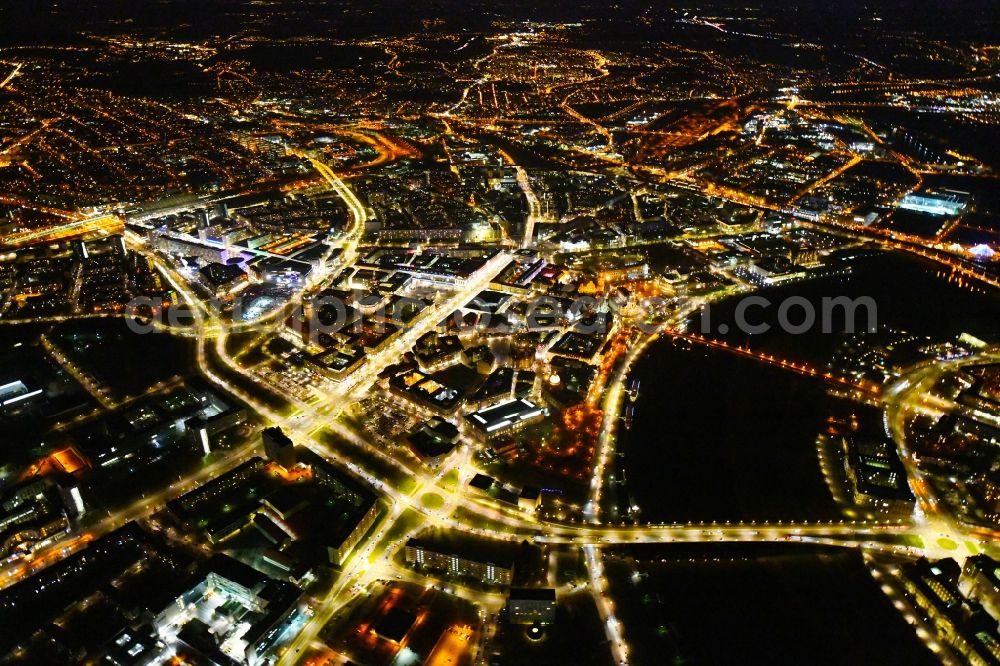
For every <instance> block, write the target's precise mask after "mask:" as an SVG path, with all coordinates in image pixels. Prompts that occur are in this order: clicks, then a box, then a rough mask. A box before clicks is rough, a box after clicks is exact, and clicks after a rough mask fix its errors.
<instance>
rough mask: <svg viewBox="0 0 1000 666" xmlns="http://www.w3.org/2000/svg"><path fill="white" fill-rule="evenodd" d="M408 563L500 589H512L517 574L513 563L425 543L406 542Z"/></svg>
mask: <svg viewBox="0 0 1000 666" xmlns="http://www.w3.org/2000/svg"><path fill="white" fill-rule="evenodd" d="M406 562H407V564H411V565H414V566H417V567H420V568H427V569H435V570H438V571H444V572H447V573H448V574H450V575H452V576H459V577H466V578H474V579H476V580H478V581H481V582H483V583H490V584H497V585H510V581H511V577H512V576H513V574H514V561H513V560H512V559H501V558H496V557H489V556H486V555H484V554H482V553H475V552H473V551H472V549H470V548H461V547H452V546H450V545H445V544H441V543H436V542H433V541H427V540H424V539H410V540H409V541H407V542H406Z"/></svg>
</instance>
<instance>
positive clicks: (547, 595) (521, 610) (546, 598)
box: [507, 587, 556, 624]
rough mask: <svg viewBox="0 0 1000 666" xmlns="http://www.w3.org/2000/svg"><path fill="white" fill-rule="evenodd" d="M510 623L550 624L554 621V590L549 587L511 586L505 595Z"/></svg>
mask: <svg viewBox="0 0 1000 666" xmlns="http://www.w3.org/2000/svg"><path fill="white" fill-rule="evenodd" d="M507 618H508V621H509V622H510V623H511V624H536V623H537V624H552V623H553V622H555V621H556V591H555V590H554V589H553V588H551V587H543V588H523V587H512V588H510V593H509V594H508V595H507Z"/></svg>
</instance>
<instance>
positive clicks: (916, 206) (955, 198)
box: [899, 190, 970, 217]
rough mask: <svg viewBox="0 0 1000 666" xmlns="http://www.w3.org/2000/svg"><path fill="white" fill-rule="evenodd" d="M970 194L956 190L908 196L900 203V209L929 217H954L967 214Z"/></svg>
mask: <svg viewBox="0 0 1000 666" xmlns="http://www.w3.org/2000/svg"><path fill="white" fill-rule="evenodd" d="M969 202H970V195H969V193H968V192H959V191H956V190H940V191H937V190H931V191H926V192H919V193H912V194H907V195H906V196H905V197H903V198H902V199H901V200H900V202H899V207H900V208H902V209H904V210H912V211H916V212H918V213H927V214H928V215H941V216H949V217H954V216H956V215H960V214H962V213H964V212H965V210H966V209H967V208H968V207H969Z"/></svg>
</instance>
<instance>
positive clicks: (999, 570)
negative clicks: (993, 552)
mask: <svg viewBox="0 0 1000 666" xmlns="http://www.w3.org/2000/svg"><path fill="white" fill-rule="evenodd" d="M958 589H959V590H960V591H961V592H962V594H963V595H965V596H966V597H968V598H969V599H975V600H976V601H978V602H979V603H981V604H982V605H983V608H984V609H986V612H987V613H989V614H990V616H991V617H992V618H993V619H994V620H997V621H1000V563H998V562H997V561H996V560H994V559H992V558H989V557H987V556H986V555H973V556H972V557H970V558H968V559H966V560H965V565H964V566H963V567H962V575H961V576H960V577H959V579H958Z"/></svg>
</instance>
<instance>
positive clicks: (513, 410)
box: [465, 399, 545, 440]
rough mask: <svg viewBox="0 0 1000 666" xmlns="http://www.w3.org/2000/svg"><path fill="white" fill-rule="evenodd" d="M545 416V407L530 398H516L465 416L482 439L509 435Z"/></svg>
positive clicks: (466, 420)
mask: <svg viewBox="0 0 1000 666" xmlns="http://www.w3.org/2000/svg"><path fill="white" fill-rule="evenodd" d="M544 418H545V408H543V407H539V406H537V405H536V404H535V403H533V402H531V401H530V400H524V399H516V400H509V401H507V402H503V403H500V404H499V405H496V406H495V407H490V408H488V409H483V410H480V411H478V412H473V413H472V414H469V415H468V416H466V417H465V422H466V423H468V424H469V425H470V426H472V431H473V432H474V433H475V434H476V435H477V436H478V437H479V438H480V439H483V440H491V439H495V438H498V437H503V436H505V435H510V434H512V433H515V432H517V431H519V430H522V429H524V428H525V427H527V426H529V425H531V424H533V423H537V422H539V421H541V420H542V419H544Z"/></svg>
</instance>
